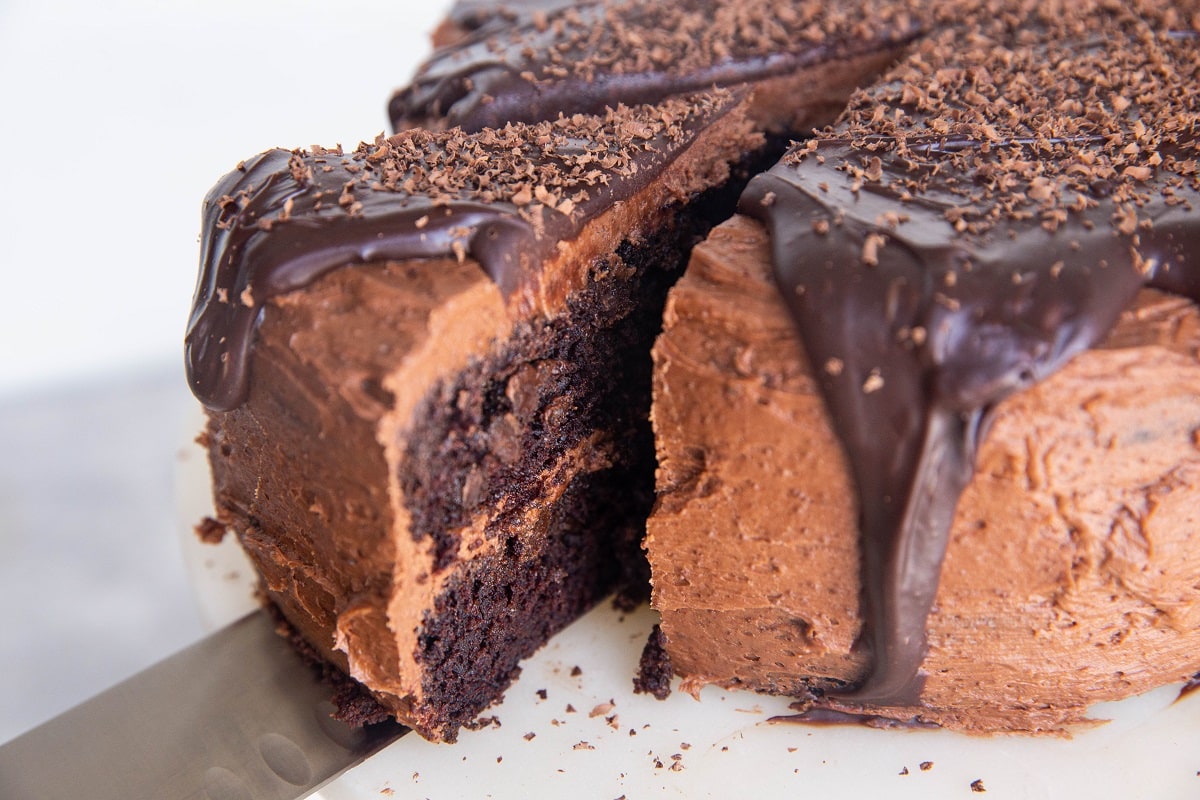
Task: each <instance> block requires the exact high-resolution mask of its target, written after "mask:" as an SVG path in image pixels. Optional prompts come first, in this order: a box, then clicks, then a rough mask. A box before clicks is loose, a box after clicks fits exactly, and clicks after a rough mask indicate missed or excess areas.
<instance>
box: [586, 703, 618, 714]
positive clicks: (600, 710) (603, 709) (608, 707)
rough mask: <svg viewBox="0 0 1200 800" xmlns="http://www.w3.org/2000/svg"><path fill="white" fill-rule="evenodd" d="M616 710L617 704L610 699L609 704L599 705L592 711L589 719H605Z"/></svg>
mask: <svg viewBox="0 0 1200 800" xmlns="http://www.w3.org/2000/svg"><path fill="white" fill-rule="evenodd" d="M614 708H616V704H615V703H614V702H613V701H612V699H609V701H608V702H607V703H599V704H597V705H596V706H595V707H594V708H593V709H592V710H591V711H589V712H588V718H589V719H592V718H594V717H603V716H605V715H606V714H608V712H610V711H612V710H613V709H614Z"/></svg>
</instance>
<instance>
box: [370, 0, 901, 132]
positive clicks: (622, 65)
mask: <svg viewBox="0 0 1200 800" xmlns="http://www.w3.org/2000/svg"><path fill="white" fill-rule="evenodd" d="M855 1H856V2H857V0H855ZM533 5H536V6H537V7H538V8H539V9H541V10H542V11H543V12H544V13H543V14H541V15H538V16H536V17H534V16H533V15H531V14H520V15H512V16H507V17H504V18H503V19H500V18H497V17H492V18H489V20H488V24H482V23H481V24H480V27H479V29H478V30H477V31H476V32H475V34H473V35H471V36H468V37H466V38H464V39H462V40H460V41H458V42H456V43H454V44H453V45H451V46H448V47H445V48H443V49H441V50H439V51H437V52H435V53H434V54H433V56H432V57H431V58H430V59H429V60H427V61H426V62H425V63H424V64H423V65H422V66H421V68H420V69H419V70H418V72H417V74H416V76H415V77H414V78H413V81H412V83H411V84H410V85H409V86H407V87H405V88H403V89H401V90H400V91H398V92H397V93H396V94H395V95H394V96H393V97H392V100H391V102H390V104H389V107H388V112H389V115H390V117H391V119H392V124H393V127H394V128H395V129H396V130H403V129H404V128H407V127H410V126H425V127H453V126H461V127H462V128H464V129H465V130H468V131H477V130H480V129H482V128H485V127H500V126H502V125H504V124H506V123H509V122H531V121H534V120H542V119H553V118H555V117H556V116H557V115H559V114H575V113H583V114H595V113H599V112H602V111H603V110H604V109H605V108H606V107H612V106H615V105H616V104H617V103H618V102H620V103H626V104H634V103H657V102H659V101H661V100H662V99H663V98H666V97H673V96H677V95H681V94H687V93H691V92H696V91H704V90H706V89H710V88H712V87H713V86H721V87H734V86H738V85H742V84H747V83H751V82H754V81H760V80H763V79H766V78H771V77H776V76H781V75H790V74H795V73H796V72H797V71H800V70H803V69H805V68H808V67H812V66H814V65H818V64H823V63H828V62H833V61H837V60H841V59H847V58H852V57H856V56H861V55H868V54H876V53H878V52H880V50H883V49H886V48H887V47H889V46H897V45H899V44H902V43H904V42H907V41H910V40H911V39H912V38H913V37H915V36H916V35H917V34H918V33H919V28H918V25H917V24H916V23H915V22H913V21H912V20H910V19H909V18H908V17H904V18H902V19H897V20H892V19H890V18H887V17H886V16H882V17H881V18H880V19H873V18H872V15H870V14H864V15H863V17H862V22H861V24H863V25H865V24H867V22H868V21H870V22H871V23H872V24H876V25H877V26H878V30H877V31H873V32H872V35H864V30H863V29H862V28H861V27H860V28H858V29H857V30H856V31H855V33H856V34H857V35H853V36H852V35H850V34H849V33H848V32H846V31H842V30H832V31H830V32H828V34H825V35H815V34H814V33H813V30H812V28H813V26H814V25H816V26H820V25H821V24H823V22H824V21H823V20H821V19H820V18H817V19H816V20H815V22H814V20H810V19H807V18H802V17H800V16H798V15H797V16H796V21H795V22H794V24H793V26H792V28H787V27H786V25H785V23H783V22H782V21H781V20H780V19H779V18H777V17H775V16H774V15H773V14H769V12H770V11H771V8H770V2H769V0H768V1H767V2H759V3H758V5H760V6H764V7H765V9H766V12H767V13H768V14H769V22H770V23H773V24H775V25H777V26H779V25H783V26H784V28H785V30H786V36H784V37H783V38H782V39H779V38H776V39H775V40H772V41H771V42H770V43H769V44H764V40H762V39H758V40H750V39H749V38H748V37H747V36H746V35H745V33H744V32H743V31H742V30H734V29H731V30H728V31H717V32H716V33H715V34H714V37H716V38H718V39H719V41H720V43H721V46H720V47H718V48H714V52H708V51H706V50H702V49H701V47H700V45H699V43H697V45H696V47H695V48H694V50H695V53H699V55H696V54H695V53H693V52H692V51H691V50H686V49H685V50H683V51H681V52H680V53H677V54H675V53H667V54H666V55H664V56H662V57H661V58H659V59H658V60H657V61H654V63H653V64H651V63H649V62H648V61H647V53H646V52H644V51H648V50H650V49H651V47H652V46H653V45H657V44H658V42H657V41H647V42H646V44H645V45H644V48H643V50H639V49H638V48H637V47H635V46H633V45H631V44H630V43H629V41H626V40H625V39H626V38H628V36H629V32H630V31H632V32H634V34H635V35H636V36H637V37H642V38H646V39H649V38H650V37H651V36H653V35H654V34H655V33H656V32H663V31H671V30H672V29H673V26H674V25H676V24H678V23H677V22H676V20H677V18H678V17H677V15H679V14H693V15H698V17H699V19H700V20H702V21H703V22H704V23H706V24H711V22H712V20H713V18H714V16H715V15H716V14H718V13H719V11H720V10H722V9H723V8H724V7H726V6H730V5H731V3H730V2H728V0H681V2H677V3H660V2H657V0H636V1H635V2H626V3H617V2H608V3H606V2H601V1H599V0H597V1H596V2H586V1H585V2H579V3H569V2H564V1H562V0H560V1H559V2H554V0H543V1H542V2H537V3H534V4H533ZM873 8H874V10H875V11H876V12H879V10H880V9H879V7H878V6H877V5H876V6H874V7H873ZM876 16H879V14H878V13H877V14H876ZM756 24H757V25H759V26H760V27H763V28H765V27H766V23H765V22H764V23H756ZM760 32H761V31H760ZM775 35H776V36H777V37H778V34H775ZM622 37H625V38H622ZM674 46H676V47H678V42H677V41H676V42H675V43H674ZM665 52H666V51H665V50H664V53H665ZM651 61H653V59H651Z"/></svg>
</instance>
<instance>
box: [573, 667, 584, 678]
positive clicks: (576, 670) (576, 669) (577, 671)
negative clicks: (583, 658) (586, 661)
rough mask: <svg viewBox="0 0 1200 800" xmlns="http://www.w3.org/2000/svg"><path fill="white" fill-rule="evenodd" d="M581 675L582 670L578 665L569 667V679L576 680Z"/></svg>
mask: <svg viewBox="0 0 1200 800" xmlns="http://www.w3.org/2000/svg"><path fill="white" fill-rule="evenodd" d="M582 674H583V670H582V669H580V668H579V665H578V664H576V665H575V666H573V667H571V677H572V678H578V677H579V676H580V675H582Z"/></svg>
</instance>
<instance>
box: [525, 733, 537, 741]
mask: <svg viewBox="0 0 1200 800" xmlns="http://www.w3.org/2000/svg"><path fill="white" fill-rule="evenodd" d="M536 736H537V734H536V733H534V732H533V731H530V732H529V733H527V734H525V735H524V736H523V737H522V738H523V739H524V740H525V741H527V742H532V741H533V739H534V737H536Z"/></svg>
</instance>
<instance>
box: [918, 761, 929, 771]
mask: <svg viewBox="0 0 1200 800" xmlns="http://www.w3.org/2000/svg"><path fill="white" fill-rule="evenodd" d="M917 766H919V767H920V768H921V772H929V770H931V769H933V762H932V761H922V762H921V763H920V764H918V765H917Z"/></svg>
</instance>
